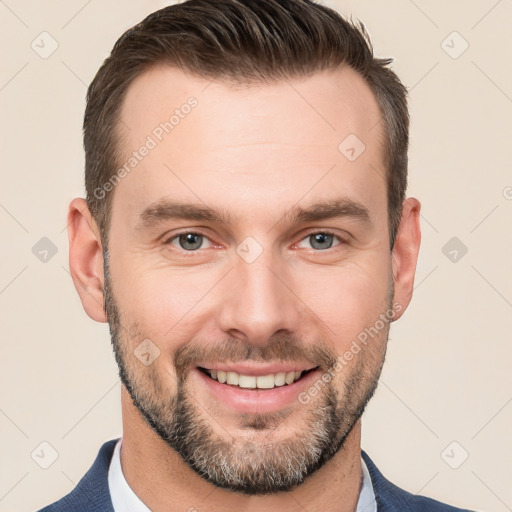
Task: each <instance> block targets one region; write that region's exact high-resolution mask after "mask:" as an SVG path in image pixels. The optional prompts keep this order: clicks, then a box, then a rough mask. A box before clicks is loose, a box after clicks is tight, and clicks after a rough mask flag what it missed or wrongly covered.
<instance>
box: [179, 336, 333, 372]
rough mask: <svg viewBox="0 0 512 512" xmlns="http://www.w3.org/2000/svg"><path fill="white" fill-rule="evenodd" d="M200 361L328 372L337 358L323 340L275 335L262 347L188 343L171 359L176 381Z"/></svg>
mask: <svg viewBox="0 0 512 512" xmlns="http://www.w3.org/2000/svg"><path fill="white" fill-rule="evenodd" d="M201 361H209V362H226V361H229V362H233V363H239V362H244V361H252V362H258V363H264V362H265V363H266V362H295V361H300V362H305V363H307V364H310V365H311V366H319V367H321V368H324V369H327V368H329V367H331V366H333V365H334V364H335V363H336V361H337V359H336V353H335V352H334V351H333V349H332V348H331V347H330V346H329V345H328V344H327V343H326V342H325V341H323V340H316V341H313V342H309V343H306V342H304V341H303V340H301V339H299V338H297V337H294V336H290V335H285V334H276V335H275V336H272V338H270V339H269V341H268V342H267V343H265V345H263V346H261V345H260V346H255V345H252V344H251V343H250V342H248V341H242V340H240V339H238V338H226V339H224V340H220V341H219V340H197V339H191V340H188V341H187V342H186V343H185V344H184V345H183V346H181V347H179V348H178V349H177V350H176V351H175V353H174V356H173V362H174V367H175V368H176V373H177V376H178V378H182V377H185V375H186V374H187V371H188V369H189V368H191V367H195V366H198V364H199V363H200V362H201Z"/></svg>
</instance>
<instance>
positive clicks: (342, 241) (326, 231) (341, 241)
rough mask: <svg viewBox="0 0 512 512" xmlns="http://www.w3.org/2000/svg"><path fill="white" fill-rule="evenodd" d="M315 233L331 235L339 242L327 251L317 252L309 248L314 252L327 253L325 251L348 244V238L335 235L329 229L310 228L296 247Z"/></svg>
mask: <svg viewBox="0 0 512 512" xmlns="http://www.w3.org/2000/svg"><path fill="white" fill-rule="evenodd" d="M317 233H321V234H323V235H332V236H333V237H335V238H337V239H338V240H339V243H338V244H336V245H334V246H332V247H329V249H324V250H318V249H314V248H311V250H313V251H315V252H327V251H329V250H331V249H335V248H336V247H338V246H339V245H344V244H348V236H347V237H343V236H341V235H339V234H338V233H335V232H334V231H332V230H330V229H322V228H312V229H311V230H309V231H308V232H307V233H306V234H305V235H304V236H303V237H302V238H301V239H300V240H299V242H298V243H297V244H295V245H298V244H299V243H301V242H303V241H304V240H305V239H306V238H309V237H310V236H311V235H315V234H317Z"/></svg>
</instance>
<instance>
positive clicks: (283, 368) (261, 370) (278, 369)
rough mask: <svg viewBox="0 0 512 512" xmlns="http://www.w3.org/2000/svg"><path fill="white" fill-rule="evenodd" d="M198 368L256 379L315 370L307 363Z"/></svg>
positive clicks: (232, 364)
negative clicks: (277, 374) (275, 374)
mask: <svg viewBox="0 0 512 512" xmlns="http://www.w3.org/2000/svg"><path fill="white" fill-rule="evenodd" d="M197 366H198V367H199V368H204V369H206V370H216V371H222V372H236V373H240V374H242V375H252V376H254V377H258V376H261V375H270V374H272V373H289V372H296V371H301V372H305V371H307V370H311V369H313V368H317V366H316V365H311V364H308V363H304V364H301V363H295V362H292V363H274V364H266V365H262V364H255V363H251V362H246V363H236V364H235V363H204V364H199V365H197Z"/></svg>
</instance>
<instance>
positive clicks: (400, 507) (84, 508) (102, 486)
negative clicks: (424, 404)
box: [39, 439, 470, 512]
mask: <svg viewBox="0 0 512 512" xmlns="http://www.w3.org/2000/svg"><path fill="white" fill-rule="evenodd" d="M116 442H117V439H112V440H111V441H107V442H106V443H105V444H104V445H103V446H102V447H101V448H100V451H99V453H98V456H97V457H96V460H95V461H94V464H93V465H92V466H91V468H90V469H89V471H88V472H87V473H86V474H85V475H84V476H83V478H82V479H81V480H80V482H78V485H77V486H76V487H75V488H74V489H73V490H72V491H71V492H70V493H69V494H68V495H66V496H64V497H63V498H62V499H60V500H59V501H57V502H55V503H53V504H52V505H48V506H47V507H45V508H43V509H41V510H40V511H39V512H114V507H113V505H112V501H111V499H110V491H109V488H108V467H109V465H110V459H111V458H112V454H113V453H114V446H115V444H116ZM361 455H362V457H363V459H364V461H365V463H366V466H367V467H368V471H369V472H370V477H371V479H372V484H373V490H374V492H375V498H376V500H377V512H470V511H468V510H467V509H460V508H455V507H451V506H449V505H445V504H443V503H440V502H439V501H435V500H433V499H431V498H425V497H423V496H415V495H414V494H410V493H408V492H406V491H403V490H402V489H399V488H398V487H397V486H396V485H393V484H392V483H391V482H388V481H387V480H386V479H385V478H384V477H383V476H382V474H381V473H380V471H379V470H378V469H377V467H376V466H375V464H374V463H373V462H372V461H371V459H370V457H368V455H367V454H366V452H364V451H363V450H362V451H361Z"/></svg>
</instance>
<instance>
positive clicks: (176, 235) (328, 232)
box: [163, 228, 348, 254]
mask: <svg viewBox="0 0 512 512" xmlns="http://www.w3.org/2000/svg"><path fill="white" fill-rule="evenodd" d="M190 233H192V234H194V235H199V236H202V237H203V238H204V239H206V240H208V241H209V242H210V244H211V246H217V247H218V246H219V244H216V243H215V242H213V241H212V240H211V239H210V237H209V236H208V235H206V234H205V233H204V232H203V231H201V230H200V229H196V230H194V229H185V230H183V231H179V232H178V233H174V234H173V235H171V236H169V237H165V238H164V242H163V243H164V245H171V242H173V241H174V240H176V239H178V238H179V237H180V236H181V235H187V234H190ZM317 233H322V234H324V235H331V236H333V237H335V238H337V239H338V240H339V242H340V243H339V244H336V245H335V246H333V247H329V249H325V250H323V251H320V250H318V249H314V248H311V250H313V251H315V252H326V251H329V250H330V249H334V248H335V247H338V246H339V245H343V244H347V243H348V236H347V237H342V236H341V235H339V234H338V233H335V232H334V231H332V230H330V229H321V228H311V229H310V230H308V232H307V233H305V234H304V235H303V236H302V237H301V238H300V240H299V241H298V242H297V243H296V244H294V246H296V245H298V244H299V243H301V242H303V241H304V240H305V239H306V238H308V237H310V236H311V235H314V234H317ZM173 247H174V246H173ZM209 248H211V247H209ZM175 249H176V250H177V251H179V252H182V253H185V254H194V253H197V252H200V251H201V249H196V250H193V251H187V250H186V249H181V248H179V247H175Z"/></svg>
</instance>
